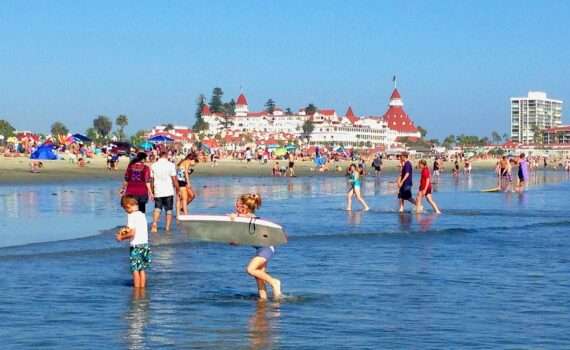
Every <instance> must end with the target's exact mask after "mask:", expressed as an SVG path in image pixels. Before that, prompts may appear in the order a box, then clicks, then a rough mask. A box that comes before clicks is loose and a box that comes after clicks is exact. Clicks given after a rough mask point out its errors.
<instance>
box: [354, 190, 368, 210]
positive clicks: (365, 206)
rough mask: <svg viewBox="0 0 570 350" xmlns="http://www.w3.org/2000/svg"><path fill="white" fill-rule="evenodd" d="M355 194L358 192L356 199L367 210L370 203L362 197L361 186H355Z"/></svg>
mask: <svg viewBox="0 0 570 350" xmlns="http://www.w3.org/2000/svg"><path fill="white" fill-rule="evenodd" d="M354 194H356V199H357V200H358V201H359V202H360V204H362V206H363V207H364V209H365V210H368V204H366V202H365V201H364V199H363V198H362V195H361V194H360V187H355V188H354Z"/></svg>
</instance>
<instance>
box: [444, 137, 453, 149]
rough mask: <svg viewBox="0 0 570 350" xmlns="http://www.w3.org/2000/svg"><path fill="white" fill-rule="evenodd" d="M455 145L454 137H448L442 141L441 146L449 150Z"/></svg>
mask: <svg viewBox="0 0 570 350" xmlns="http://www.w3.org/2000/svg"><path fill="white" fill-rule="evenodd" d="M454 144H455V136H454V135H449V136H447V137H446V138H445V139H443V143H442V144H441V145H442V146H443V147H445V148H450V147H451V146H453V145H454Z"/></svg>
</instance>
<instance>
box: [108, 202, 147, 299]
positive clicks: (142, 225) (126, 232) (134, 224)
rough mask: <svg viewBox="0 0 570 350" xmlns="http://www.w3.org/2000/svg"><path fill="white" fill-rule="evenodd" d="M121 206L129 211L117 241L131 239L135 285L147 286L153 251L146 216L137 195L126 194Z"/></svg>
mask: <svg viewBox="0 0 570 350" xmlns="http://www.w3.org/2000/svg"><path fill="white" fill-rule="evenodd" d="M121 206H122V207H123V209H125V211H126V212H127V226H125V227H122V228H121V229H120V230H119V231H118V232H117V235H116V236H115V238H116V239H117V241H124V240H127V239H130V242H129V245H130V250H129V262H130V268H131V272H132V275H133V287H135V288H145V287H146V271H145V270H147V269H149V268H150V263H151V260H152V259H151V251H150V248H149V246H148V228H147V222H146V217H145V215H144V214H143V213H141V212H140V211H139V205H138V201H137V199H136V198H135V197H132V196H124V197H123V198H122V199H121Z"/></svg>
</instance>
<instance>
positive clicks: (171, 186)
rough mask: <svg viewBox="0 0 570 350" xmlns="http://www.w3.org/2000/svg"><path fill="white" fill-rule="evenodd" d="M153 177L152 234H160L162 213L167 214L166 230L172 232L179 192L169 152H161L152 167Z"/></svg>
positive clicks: (174, 167) (174, 168)
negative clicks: (159, 226)
mask: <svg viewBox="0 0 570 350" xmlns="http://www.w3.org/2000/svg"><path fill="white" fill-rule="evenodd" d="M151 177H152V184H153V195H154V211H153V213H152V225H151V229H150V231H151V232H158V221H159V220H160V213H161V212H162V210H163V209H164V211H165V213H166V225H165V230H166V231H170V227H171V225H172V210H173V209H174V196H175V194H176V193H177V192H178V191H179V186H178V179H177V178H176V166H175V165H174V163H172V162H170V161H169V160H168V151H166V150H163V151H161V152H160V159H158V161H157V162H156V163H154V164H153V165H152V166H151Z"/></svg>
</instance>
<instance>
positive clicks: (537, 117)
mask: <svg viewBox="0 0 570 350" xmlns="http://www.w3.org/2000/svg"><path fill="white" fill-rule="evenodd" d="M562 103H563V102H562V101H560V100H553V99H550V98H547V96H546V93H545V92H540V91H529V92H528V96H527V97H511V139H512V141H513V142H518V143H525V144H528V143H534V142H536V141H537V140H536V138H535V133H536V134H537V137H539V136H538V135H542V130H544V129H548V128H553V127H556V126H559V125H560V124H561V122H562Z"/></svg>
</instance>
